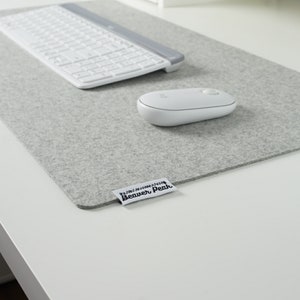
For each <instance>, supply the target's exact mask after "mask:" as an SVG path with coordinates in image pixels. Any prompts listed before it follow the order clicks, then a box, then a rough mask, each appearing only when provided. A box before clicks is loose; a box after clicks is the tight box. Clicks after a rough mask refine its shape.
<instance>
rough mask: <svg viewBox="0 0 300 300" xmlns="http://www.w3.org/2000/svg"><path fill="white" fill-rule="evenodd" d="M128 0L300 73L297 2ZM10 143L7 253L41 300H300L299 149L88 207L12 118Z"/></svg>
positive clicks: (5, 134)
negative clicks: (56, 177)
mask: <svg viewBox="0 0 300 300" xmlns="http://www.w3.org/2000/svg"><path fill="white" fill-rule="evenodd" d="M122 1H123V2H128V3H130V4H132V5H136V7H139V8H140V9H142V10H145V11H148V12H149V13H152V14H154V15H157V16H161V17H163V18H165V19H166V20H169V21H173V22H175V23H178V24H181V25H184V26H186V27H189V28H191V29H194V30H196V31H198V32H200V33H203V34H206V35H208V36H211V37H213V38H216V39H218V40H221V41H223V42H226V43H228V44H231V45H234V46H238V47H240V48H243V49H245V50H248V51H250V52H253V53H255V54H258V55H260V56H263V57H265V58H268V59H270V60H273V61H276V62H278V63H281V64H283V65H286V66H288V67H291V68H294V69H296V70H298V71H300V61H299V55H298V54H299V53H300V42H299V36H298V35H299V28H300V18H299V16H300V9H299V5H297V4H293V2H290V1H282V2H281V3H285V4H286V7H288V8H282V7H281V8H280V2H272V1H271V2H270V1H268V2H263V1H260V2H255V1H245V0H244V1H242V0H241V1H223V2H221V1H220V2H216V3H215V4H209V5H208V4H207V5H198V6H195V7H190V8H168V9H165V10H163V11H159V10H158V9H156V8H155V7H154V6H152V5H151V4H148V3H146V2H143V1H138V0H122ZM2 2H3V1H2ZM43 2H44V3H50V2H51V1H50V0H45V1H43ZM52 2H54V1H53V0H52ZM295 2H297V1H295ZM36 3H42V1H38V0H32V1H28V0H23V1H21V0H11V1H10V2H9V3H1V4H0V8H7V7H8V6H10V7H12V6H24V5H25V4H26V5H31V4H32V5H33V4H36ZM265 3H268V4H265ZM288 10H290V12H288ZM199 84H201V83H199ZM0 145H1V147H0V182H1V188H0V222H1V226H0V252H1V253H2V254H3V256H4V257H5V259H6V261H7V262H8V264H9V266H10V267H11V269H12V270H13V272H14V274H15V276H16V277H17V279H18V280H19V282H20V284H21V285H22V287H23V289H24V291H25V292H26V293H27V295H28V297H29V298H30V299H33V300H35V299H37V300H44V299H48V298H50V299H53V300H67V299H72V300H77V299H78V300H79V299H103V300H116V299H118V300H119V299H130V300H138V299H150V300H152V299H155V300H158V299H161V300H167V299H172V300H176V299H178V300H179V299H180V300H182V299H204V300H206V299H207V300H208V299H209V300H212V299H228V300H240V299H243V300H245V299H251V300H252V299H256V300H259V299H261V300H277V299H281V300H283V299H284V300H287V299H299V298H300V285H299V282H300V272H299V270H300V258H299V253H300V234H299V230H300V218H299V213H300V201H299V200H300V189H299V178H300V168H299V165H300V153H299V152H298V153H293V154H290V155H285V156H282V157H279V158H276V159H272V160H269V161H265V162H262V163H258V164H255V165H251V166H248V167H244V168H240V169H237V170H234V171H230V172H227V173H224V174H220V175H217V176H213V177H210V178H206V179H202V180H198V181H197V182H193V183H188V184H184V185H181V186H179V192H178V193H176V194H170V195H168V196H166V197H163V198H160V199H156V200H150V201H147V202H144V203H140V204H134V205H131V206H128V207H126V208H123V207H121V206H120V205H118V204H115V205H111V206H109V207H106V208H103V209H98V210H92V211H83V210H80V209H78V208H76V207H75V206H74V205H73V204H72V203H71V202H70V201H69V200H68V199H67V197H66V196H65V195H64V194H63V192H62V191H61V190H60V189H59V188H58V187H57V186H56V184H55V183H54V182H53V181H52V180H51V179H50V178H49V177H48V176H47V175H46V174H45V172H44V171H43V170H42V169H41V168H40V167H39V166H38V164H37V163H36V162H35V160H34V159H33V158H32V157H31V156H30V155H29V154H28V153H27V152H26V151H25V150H24V148H23V146H22V145H21V144H20V143H19V142H18V141H17V140H16V138H15V137H14V136H13V135H12V134H11V133H10V132H9V130H8V129H7V128H6V127H5V126H4V125H3V124H2V123H0Z"/></svg>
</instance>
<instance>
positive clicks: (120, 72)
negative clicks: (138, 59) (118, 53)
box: [113, 65, 140, 75]
mask: <svg viewBox="0 0 300 300" xmlns="http://www.w3.org/2000/svg"><path fill="white" fill-rule="evenodd" d="M139 70H140V67H138V66H135V65H133V66H129V67H127V68H122V69H120V70H117V71H114V72H113V73H114V74H115V75H125V74H128V73H132V72H136V71H139Z"/></svg>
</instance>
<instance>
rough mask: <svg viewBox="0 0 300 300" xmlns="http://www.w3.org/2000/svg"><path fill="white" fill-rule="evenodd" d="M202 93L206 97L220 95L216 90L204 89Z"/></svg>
mask: <svg viewBox="0 0 300 300" xmlns="http://www.w3.org/2000/svg"><path fill="white" fill-rule="evenodd" d="M202 93H203V94H205V95H219V94H220V92H219V91H218V90H216V89H203V90H202Z"/></svg>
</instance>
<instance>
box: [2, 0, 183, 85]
mask: <svg viewBox="0 0 300 300" xmlns="http://www.w3.org/2000/svg"><path fill="white" fill-rule="evenodd" d="M0 30H1V31H2V32H3V33H4V34H6V35H7V36H8V37H9V38H11V39H12V40H14V41H15V42H16V43H17V44H18V45H20V46H21V47H23V48H24V49H25V50H27V51H28V52H29V53H31V54H32V55H33V56H35V57H36V58H38V59H39V60H40V61H41V62H43V63H44V64H46V65H47V66H48V67H50V68H51V69H52V70H54V71H55V72H56V73H58V74H60V75H61V76H62V77H63V78H65V79H66V80H68V81H69V82H70V83H72V84H73V85H74V86H76V87H78V88H81V89H87V88H93V87H96V86H101V85H105V84H108V83H112V82H116V81H120V80H125V79H128V78H132V77H136V76H140V75H144V74H147V73H150V72H153V71H156V70H159V69H165V70H166V71H173V70H174V69H177V68H178V66H179V65H180V63H181V62H182V60H183V55H182V54H180V53H179V52H176V51H174V50H172V49H169V48H167V47H164V46H162V45H159V44H157V43H155V42H153V41H151V40H149V39H147V38H145V37H142V36H139V35H138V34H136V33H133V32H131V31H129V30H127V29H126V28H124V27H121V26H119V25H117V24H115V23H112V22H110V21H108V20H106V19H103V18H101V17H99V16H97V15H95V14H93V13H91V12H89V11H87V10H85V9H83V8H81V7H79V6H77V5H74V4H65V5H62V6H50V7H46V8H41V9H36V10H32V11H28V12H24V13H19V14H15V15H10V16H6V17H3V18H0ZM149 48H150V49H151V50H149Z"/></svg>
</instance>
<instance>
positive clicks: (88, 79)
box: [79, 74, 112, 83]
mask: <svg viewBox="0 0 300 300" xmlns="http://www.w3.org/2000/svg"><path fill="white" fill-rule="evenodd" d="M109 78H112V76H111V75H109V74H107V75H104V74H103V75H100V74H96V75H91V76H86V77H83V78H79V80H80V81H81V82H84V83H87V82H93V81H97V80H105V79H109Z"/></svg>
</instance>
